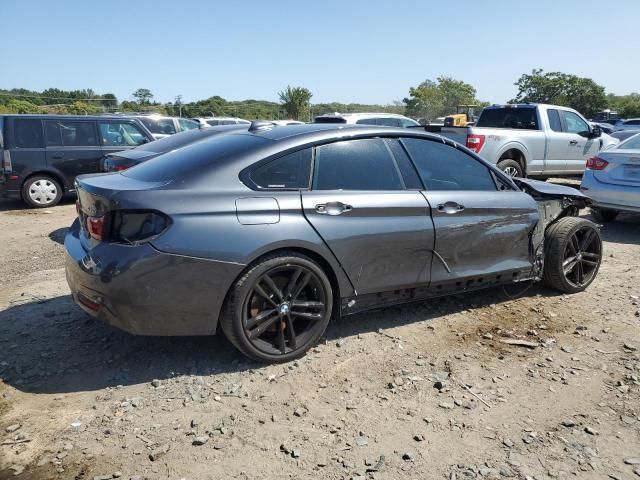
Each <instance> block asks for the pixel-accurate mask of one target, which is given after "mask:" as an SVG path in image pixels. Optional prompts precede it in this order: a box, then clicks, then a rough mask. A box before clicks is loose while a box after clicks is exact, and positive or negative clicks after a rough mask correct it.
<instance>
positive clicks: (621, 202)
mask: <svg viewBox="0 0 640 480" xmlns="http://www.w3.org/2000/svg"><path fill="white" fill-rule="evenodd" d="M580 189H581V190H582V192H583V193H584V194H585V195H587V196H588V197H589V198H591V200H592V202H593V205H592V206H593V207H595V208H610V209H613V210H621V211H627V212H640V185H639V186H637V187H636V186H633V185H615V184H611V183H603V182H600V181H599V180H598V179H596V178H595V177H594V176H593V173H592V172H591V171H589V170H587V171H585V173H584V176H583V178H582V184H581V186H580Z"/></svg>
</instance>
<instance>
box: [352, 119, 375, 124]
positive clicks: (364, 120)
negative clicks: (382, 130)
mask: <svg viewBox="0 0 640 480" xmlns="http://www.w3.org/2000/svg"><path fill="white" fill-rule="evenodd" d="M356 123H357V124H358V125H377V124H378V122H377V121H376V119H375V118H361V119H360V120H358V121H357V122H356Z"/></svg>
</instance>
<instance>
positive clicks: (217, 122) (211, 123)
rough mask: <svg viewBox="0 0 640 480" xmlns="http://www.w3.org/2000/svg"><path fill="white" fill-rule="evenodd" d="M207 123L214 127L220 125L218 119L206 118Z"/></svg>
mask: <svg viewBox="0 0 640 480" xmlns="http://www.w3.org/2000/svg"><path fill="white" fill-rule="evenodd" d="M207 124H208V125H211V126H212V127H215V126H216V125H220V120H207Z"/></svg>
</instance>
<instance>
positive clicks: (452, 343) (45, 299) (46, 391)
mask: <svg viewBox="0 0 640 480" xmlns="http://www.w3.org/2000/svg"><path fill="white" fill-rule="evenodd" d="M583 214H584V215H588V211H585V212H583ZM74 216H75V209H74V205H73V202H71V201H70V202H66V203H65V204H63V205H61V206H58V207H55V208H52V209H50V210H44V211H43V210H39V211H35V210H26V209H24V208H22V206H21V205H20V204H18V203H15V202H4V203H0V227H1V228H0V245H1V247H0V249H1V250H2V258H3V260H2V262H0V478H2V479H3V478H14V476H17V477H15V478H21V479H44V478H47V479H48V478H52V479H67V478H69V479H96V478H97V479H110V478H124V479H144V478H148V479H161V478H162V479H164V478H169V479H183V478H184V479H218V478H233V479H266V478H268V479H301V478H326V479H358V478H376V479H404V478H407V479H418V478H420V479H431V478H435V479H437V478H442V479H468V478H520V479H550V478H553V479H555V478H560V479H563V478H586V479H604V478H613V479H620V480H623V479H632V478H638V476H640V395H639V392H640V387H639V385H640V383H639V377H640V351H639V350H638V349H639V348H640V333H639V327H640V317H639V315H640V312H639V310H640V306H639V303H640V300H639V298H638V297H639V296H640V287H639V285H640V216H632V215H623V216H621V217H620V218H619V220H618V221H616V222H615V223H613V224H610V225H606V226H605V227H604V228H603V232H602V233H603V237H604V240H605V246H604V248H605V259H604V263H603V265H602V268H601V271H600V274H599V276H598V278H597V280H596V281H595V283H594V284H593V285H592V286H591V287H590V288H589V289H588V290H587V291H586V292H583V293H581V294H577V295H573V296H566V295H558V294H557V293H555V292H553V291H550V290H548V289H545V288H543V287H541V286H533V287H532V288H530V289H529V290H527V291H526V292H524V293H522V294H521V295H520V296H517V297H516V294H517V293H519V292H517V291H516V290H517V289H515V290H514V291H511V290H509V291H504V290H502V289H493V290H489V291H485V292H481V293H475V294H470V295H460V296H454V297H448V298H445V299H440V300H435V301H431V302H425V303H418V304H412V305H407V306H402V307H393V308H387V309H383V310H377V311H373V312H369V313H366V314H361V315H357V316H354V317H350V318H348V319H346V320H343V321H339V322H336V323H335V324H333V325H331V326H330V328H329V330H328V332H327V335H326V340H325V341H324V342H322V343H321V344H320V345H319V346H318V347H316V348H314V349H313V350H312V351H311V352H310V353H309V354H308V355H307V356H306V357H305V358H303V359H301V360H299V361H297V362H293V363H290V364H286V365H280V366H264V365H260V364H255V363H250V362H248V361H247V360H246V359H245V358H244V357H242V356H240V355H239V354H238V353H236V351H235V350H233V348H232V347H230V346H229V345H228V344H227V342H226V341H225V339H224V338H223V337H221V336H219V337H212V338H146V337H134V336H131V335H128V334H125V333H122V332H119V331H116V330H114V329H112V328H110V327H108V326H106V325H103V324H101V323H99V322H96V321H93V320H91V319H90V318H88V317H87V316H85V315H84V314H83V313H82V312H81V311H80V310H79V309H78V308H77V307H75V306H74V305H73V304H72V302H71V301H70V298H69V294H68V289H67V285H66V282H65V278H64V269H63V258H64V257H63V247H62V245H61V242H62V238H63V235H64V230H65V227H67V226H68V225H69V224H70V223H71V221H72V219H73V217H74ZM513 340H524V341H526V342H528V344H529V346H519V345H510V344H508V343H504V342H505V341H513ZM634 472H635V474H634Z"/></svg>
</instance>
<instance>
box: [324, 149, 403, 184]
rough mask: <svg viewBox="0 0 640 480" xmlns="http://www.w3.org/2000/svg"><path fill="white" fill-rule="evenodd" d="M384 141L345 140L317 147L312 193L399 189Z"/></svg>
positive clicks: (398, 180) (398, 175)
mask: <svg viewBox="0 0 640 480" xmlns="http://www.w3.org/2000/svg"><path fill="white" fill-rule="evenodd" d="M403 188H404V186H403V184H402V180H401V179H400V172H399V171H398V167H397V166H396V164H395V161H394V160H393V158H392V157H391V154H390V153H389V150H388V148H387V146H386V145H385V142H384V140H382V139H380V138H367V139H362V140H347V141H343V142H336V143H330V144H328V145H321V146H319V147H316V159H315V171H314V177H313V189H314V190H402V189H403Z"/></svg>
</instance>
